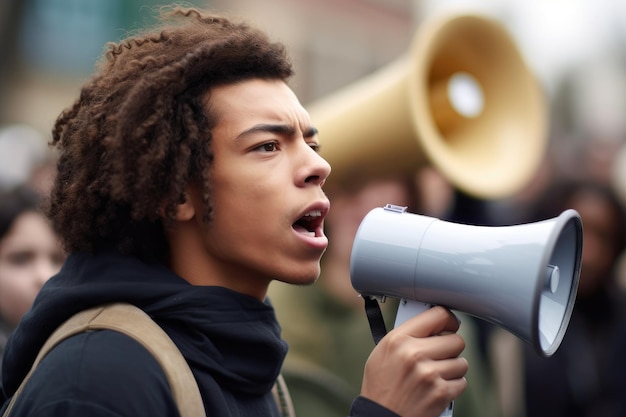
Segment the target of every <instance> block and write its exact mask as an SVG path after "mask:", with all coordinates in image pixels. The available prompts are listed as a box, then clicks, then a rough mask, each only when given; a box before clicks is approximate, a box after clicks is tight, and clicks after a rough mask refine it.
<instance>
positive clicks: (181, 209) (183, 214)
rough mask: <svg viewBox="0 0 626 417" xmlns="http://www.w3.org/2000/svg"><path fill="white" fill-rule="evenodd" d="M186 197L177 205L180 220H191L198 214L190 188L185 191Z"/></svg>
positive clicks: (177, 214) (177, 215) (178, 219)
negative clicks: (190, 194)
mask: <svg viewBox="0 0 626 417" xmlns="http://www.w3.org/2000/svg"><path fill="white" fill-rule="evenodd" d="M184 198H185V200H184V201H183V202H182V203H179V204H178V205H177V206H176V220H177V221H179V222H186V221H189V220H191V219H193V217H194V216H195V215H196V209H195V207H194V205H193V202H192V200H191V198H190V197H189V190H187V191H186V192H185V195H184Z"/></svg>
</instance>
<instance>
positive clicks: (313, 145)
mask: <svg viewBox="0 0 626 417" xmlns="http://www.w3.org/2000/svg"><path fill="white" fill-rule="evenodd" d="M309 146H310V147H311V149H313V150H314V151H315V152H317V153H320V149H321V148H322V145H320V144H319V143H317V142H309Z"/></svg>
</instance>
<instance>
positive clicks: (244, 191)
mask: <svg viewBox="0 0 626 417" xmlns="http://www.w3.org/2000/svg"><path fill="white" fill-rule="evenodd" d="M209 101H210V106H211V111H212V112H213V113H214V114H216V115H217V120H218V122H217V125H216V126H215V128H214V129H213V130H212V133H213V142H212V149H213V152H214V155H215V159H214V163H213V166H212V168H211V186H212V197H211V200H212V204H213V218H212V220H211V221H210V223H209V224H203V223H202V222H201V217H202V216H201V215H196V221H197V222H198V225H199V226H200V227H199V228H198V229H199V230H202V238H201V240H202V242H203V251H204V256H203V257H204V258H205V261H206V264H207V265H208V266H209V269H208V270H207V272H208V273H210V274H213V276H212V277H210V278H209V279H218V280H222V282H221V283H220V284H222V285H224V286H227V287H230V288H233V289H235V290H238V291H240V292H244V293H249V294H251V295H257V296H264V292H265V290H266V289H267V285H268V284H269V282H270V281H271V280H273V279H276V280H279V281H285V282H290V283H297V284H304V283H311V282H313V281H314V280H315V279H317V277H318V275H319V272H320V271H319V261H320V258H321V256H322V254H323V252H324V251H325V249H326V246H327V244H328V240H327V238H326V236H325V235H324V233H323V230H322V226H323V224H322V223H323V219H324V216H325V215H326V213H327V212H328V209H329V202H328V199H327V198H326V196H325V194H324V192H323V191H322V185H323V184H324V181H325V180H326V177H327V176H328V174H329V173H330V165H329V164H328V163H327V162H326V161H325V160H324V159H323V158H322V157H320V156H319V154H318V153H317V148H318V146H319V142H318V138H317V135H316V130H315V129H314V128H313V127H312V125H311V121H310V119H309V116H308V113H307V112H306V111H305V110H304V108H303V107H302V106H301V105H300V103H299V102H298V100H297V98H296V96H295V94H294V93H293V92H292V90H291V89H290V88H289V87H288V86H287V85H286V84H285V83H284V82H282V81H274V80H272V81H267V80H258V79H254V80H248V81H245V82H241V83H238V84H230V85H225V86H220V87H217V88H214V89H212V91H211V92H210V95H209V96H207V102H209ZM192 199H193V200H194V206H196V207H197V209H196V213H200V211H198V210H200V201H199V196H198V195H196V196H195V197H194V196H192Z"/></svg>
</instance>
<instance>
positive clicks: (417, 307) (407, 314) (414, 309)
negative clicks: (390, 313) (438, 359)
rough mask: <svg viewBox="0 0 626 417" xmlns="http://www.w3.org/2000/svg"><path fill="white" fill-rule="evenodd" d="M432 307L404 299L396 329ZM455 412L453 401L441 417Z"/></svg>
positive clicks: (400, 306)
mask: <svg viewBox="0 0 626 417" xmlns="http://www.w3.org/2000/svg"><path fill="white" fill-rule="evenodd" d="M431 307H432V305H430V304H426V303H422V302H421V301H414V300H407V299H406V298H403V299H401V300H400V305H399V306H398V312H397V313H396V321H395V324H394V327H398V326H399V325H401V324H402V323H404V322H405V321H407V320H408V319H410V318H411V317H415V316H417V315H418V314H420V313H423V312H424V311H426V310H428V309H429V308H431ZM453 411H454V401H451V402H450V404H449V405H448V407H447V408H446V409H445V410H444V411H443V413H441V414H440V415H439V417H452V412H453Z"/></svg>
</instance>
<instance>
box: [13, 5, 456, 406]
mask: <svg viewBox="0 0 626 417" xmlns="http://www.w3.org/2000/svg"><path fill="white" fill-rule="evenodd" d="M170 17H171V18H172V21H171V22H170V23H169V25H167V26H164V27H162V28H160V29H158V30H157V31H155V32H152V33H147V34H144V35H141V36H137V37H134V38H130V39H128V40H125V41H123V42H122V43H120V44H119V45H113V46H112V47H111V48H110V50H109V52H108V53H107V55H106V57H107V61H106V62H104V63H103V64H102V66H101V68H100V70H99V71H98V72H97V73H96V74H95V75H94V77H93V78H92V79H91V80H90V81H89V82H88V83H87V84H86V85H85V86H84V87H83V89H82V91H81V95H80V97H79V99H78V100H77V102H76V103H75V104H74V106H73V107H72V108H70V109H69V110H67V111H66V112H64V113H63V114H62V115H61V116H60V117H59V119H58V120H57V123H56V126H55V128H54V131H53V142H54V143H55V144H56V145H57V146H58V147H59V148H60V151H61V156H60V160H59V165H58V175H57V178H56V183H55V186H54V189H53V191H52V194H51V202H50V203H51V204H50V208H49V216H50V217H51V219H52V220H53V222H54V225H55V227H56V229H57V230H58V231H59V232H60V234H61V236H62V238H63V241H64V244H65V247H66V249H67V250H68V252H69V253H70V256H69V258H68V260H67V262H66V264H65V265H64V267H63V269H62V271H61V272H60V273H59V274H58V275H57V276H55V277H54V278H52V279H51V280H50V281H49V282H48V284H47V285H46V286H45V287H44V288H43V289H42V290H41V292H40V295H39V297H38V298H37V300H36V301H35V303H34V305H33V308H32V309H31V311H30V312H29V313H28V314H27V316H26V317H25V318H24V319H23V321H22V323H21V324H20V326H19V327H18V329H17V330H16V332H15V334H14V336H13V338H12V339H11V342H10V343H9V346H8V347H7V351H6V355H5V361H4V370H3V375H2V383H3V392H4V395H5V397H7V398H9V397H11V396H12V395H13V394H14V392H15V390H16V388H17V387H18V385H19V384H20V382H21V380H22V379H23V377H24V375H25V374H26V373H27V371H28V370H29V368H30V366H31V364H32V362H33V359H34V357H35V355H36V354H37V352H38V350H39V349H40V348H41V346H42V344H43V343H44V341H45V340H46V338H47V337H48V336H49V335H50V333H51V332H52V331H54V329H55V328H56V327H57V326H59V325H60V324H61V323H62V322H63V321H64V320H66V319H67V318H68V317H70V316H71V315H73V314H75V313H76V312H78V311H81V310H84V309H86V308H89V307H93V306H98V305H102V304H106V303H110V302H128V303H131V304H134V305H136V306H138V307H139V308H141V309H142V310H144V311H145V312H147V313H148V314H149V315H150V316H151V317H152V318H153V319H154V320H155V321H156V322H157V323H158V324H159V325H160V326H161V328H163V329H164V330H165V331H166V333H167V334H168V335H169V336H170V337H171V338H172V340H173V341H174V343H175V344H176V346H177V347H178V348H179V349H180V350H181V352H182V354H183V355H184V357H185V359H186V360H187V362H188V363H189V365H190V367H191V369H192V371H193V374H194V377H195V379H196V381H197V383H198V385H199V387H200V391H201V395H202V399H203V402H204V407H205V409H206V414H207V416H212V417H215V416H242V417H245V416H276V415H278V408H277V406H276V404H275V402H274V399H273V397H272V394H271V388H272V386H273V385H274V383H275V381H276V378H277V376H278V374H279V372H280V368H281V365H282V362H283V359H284V357H285V355H286V353H287V346H286V344H285V343H284V341H282V340H281V338H280V327H279V325H278V323H277V322H276V319H275V315H274V311H273V309H272V307H271V305H270V304H269V303H268V302H266V301H265V298H266V292H267V289H268V285H269V284H270V282H271V281H272V280H279V281H283V282H286V283H290V284H296V285H300V284H309V283H312V282H314V281H315V280H316V279H317V277H318V275H319V273H320V270H319V269H320V267H319V262H320V258H321V256H322V254H323V252H324V250H325V249H326V246H327V239H326V237H325V236H324V232H323V220H324V216H325V215H326V213H327V212H328V210H329V207H330V205H329V202H328V200H327V198H326V196H325V195H324V192H323V191H322V186H323V185H324V182H325V180H326V178H327V176H328V175H329V174H330V166H329V165H328V163H327V162H326V161H324V160H323V159H322V158H321V157H320V156H319V155H318V153H317V152H316V151H317V149H318V148H319V146H320V145H319V141H320V140H319V139H318V135H317V131H316V129H315V127H314V124H313V122H312V121H311V120H310V119H309V116H308V114H307V112H306V111H305V110H304V109H303V107H302V106H301V105H300V103H299V102H298V100H297V98H296V96H295V95H294V93H293V92H292V90H290V88H289V87H288V85H287V83H286V81H287V80H288V78H289V77H290V76H291V75H292V68H291V65H290V63H289V61H288V59H287V57H286V54H285V50H284V48H283V46H282V45H280V44H277V43H272V42H270V41H269V40H268V39H267V38H266V36H265V35H264V34H263V33H261V32H259V31H257V30H256V29H253V28H251V27H249V26H247V25H246V24H240V23H235V22H232V21H229V20H227V19H224V18H222V17H219V16H213V15H208V14H204V13H202V12H200V11H197V10H182V9H181V10H174V12H173V13H172V14H171V16H170ZM320 135H323V132H322V133H321V134H320ZM457 328H458V322H457V321H456V319H455V318H454V316H453V315H451V314H450V312H448V311H447V310H445V309H443V308H433V309H431V310H429V311H428V312H426V313H424V314H422V315H420V316H419V317H416V318H415V319H414V320H411V321H408V322H407V323H406V324H405V325H403V326H401V327H398V328H397V329H394V330H393V331H391V332H390V333H389V334H388V335H387V337H385V338H384V340H383V341H382V342H381V343H380V344H379V345H378V346H377V347H376V349H374V351H373V353H372V355H371V357H370V359H369V361H368V363H367V365H366V367H365V372H364V378H363V388H362V390H361V395H360V396H359V397H358V398H357V399H356V400H355V402H354V404H353V406H352V410H351V415H353V416H370V415H372V416H373V415H377V416H385V415H387V416H392V415H395V414H398V415H402V416H415V417H417V416H420V417H428V416H437V415H439V414H440V413H441V411H442V410H443V409H444V408H445V407H446V406H447V404H448V403H449V402H450V400H452V399H453V398H455V397H457V396H458V395H459V394H460V393H461V392H462V391H463V389H464V388H465V385H466V382H465V380H464V378H463V375H464V374H465V372H466V370H467V362H466V361H465V360H464V359H461V358H459V357H458V355H459V354H460V353H461V351H462V349H463V345H464V342H463V340H462V338H461V337H460V336H458V335H456V334H455V333H454V332H455V331H456V330H457ZM311 331H315V329H311ZM430 336H435V337H430ZM394 413H395V414H394ZM33 415H39V416H41V415H45V416H57V415H58V416H61V415H62V416H81V417H82V416H86V415H88V416H146V417H148V416H149V417H155V416H176V415H178V411H177V409H176V405H175V403H174V400H173V398H172V395H171V391H170V388H169V386H168V385H167V381H166V379H165V376H164V372H163V370H162V369H161V368H160V367H159V365H158V364H157V363H156V361H155V359H154V358H153V357H152V355H151V354H150V353H149V352H148V351H147V350H146V349H144V348H143V347H142V346H141V345H139V344H138V343H137V342H136V341H134V340H132V339H130V338H129V337H127V336H125V335H122V334H120V333H116V332H114V331H110V330H103V331H95V332H88V333H81V334H79V335H76V336H74V337H71V338H69V339H67V340H65V341H64V342H62V343H61V344H59V345H58V346H57V347H56V348H54V349H53V350H52V352H50V353H49V354H48V355H47V356H46V358H45V359H44V360H43V361H42V362H41V363H40V364H39V366H38V367H37V370H36V371H35V373H34V374H33V375H32V377H31V379H30V380H29V382H28V384H27V385H26V388H25V389H24V391H23V392H22V393H21V394H20V396H19V397H18V401H17V402H16V404H15V407H14V408H13V413H12V416H14V417H19V416H33Z"/></svg>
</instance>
